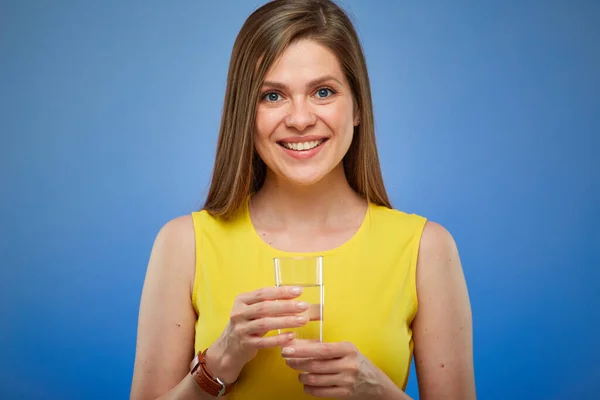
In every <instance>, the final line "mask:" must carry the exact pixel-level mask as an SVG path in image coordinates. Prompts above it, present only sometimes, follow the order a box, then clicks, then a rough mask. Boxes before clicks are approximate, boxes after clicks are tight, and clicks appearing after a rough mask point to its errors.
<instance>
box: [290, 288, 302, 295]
mask: <svg viewBox="0 0 600 400" xmlns="http://www.w3.org/2000/svg"><path fill="white" fill-rule="evenodd" d="M291 292H292V294H300V293H302V288H301V287H294V288H292V290H291Z"/></svg>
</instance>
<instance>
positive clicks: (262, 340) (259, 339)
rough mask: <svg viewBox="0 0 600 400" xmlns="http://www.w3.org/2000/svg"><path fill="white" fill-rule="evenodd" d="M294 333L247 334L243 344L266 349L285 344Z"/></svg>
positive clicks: (291, 338) (292, 338) (292, 337)
mask: <svg viewBox="0 0 600 400" xmlns="http://www.w3.org/2000/svg"><path fill="white" fill-rule="evenodd" d="M295 336H296V335H295V334H294V333H293V332H287V333H282V334H280V335H274V336H249V337H247V338H246V339H244V342H245V343H243V344H246V345H248V346H250V347H252V348H254V349H266V348H271V347H279V346H285V345H286V344H288V343H289V342H291V341H292V340H294V337H295Z"/></svg>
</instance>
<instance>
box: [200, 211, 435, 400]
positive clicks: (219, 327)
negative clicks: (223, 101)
mask: <svg viewBox="0 0 600 400" xmlns="http://www.w3.org/2000/svg"><path fill="white" fill-rule="evenodd" d="M192 218H193V221H194V230H195V235H196V275H195V280H194V288H193V292H192V301H193V304H194V308H195V309H196V312H197V313H198V320H197V321H196V335H195V351H196V352H198V351H200V350H203V349H205V348H206V347H208V346H210V345H211V344H212V343H213V342H214V341H215V340H216V339H217V338H218V337H219V335H220V334H221V332H222V331H223V329H224V328H225V326H226V324H227V322H228V319H229V315H230V313H231V309H232V306H233V301H234V299H235V297H236V296H237V295H238V294H239V293H243V292H250V291H253V290H255V289H258V288H261V287H266V286H274V285H275V277H274V267H273V258H274V257H284V256H299V255H322V256H323V283H324V287H325V289H324V290H325V300H324V301H325V304H326V311H325V315H324V322H323V338H324V341H326V342H342V341H348V342H351V343H353V344H354V345H355V346H356V347H357V348H358V349H359V350H360V352H361V353H362V354H364V355H365V356H366V357H367V358H369V359H370V360H371V361H372V362H373V363H374V364H375V365H377V367H379V368H380V369H381V370H382V371H384V372H385V373H386V374H387V375H388V376H389V377H390V378H391V379H392V380H393V381H394V382H395V383H396V385H397V386H398V387H400V388H401V389H402V390H404V389H405V388H406V383H407V380H408V373H409V369H410V363H411V358H412V353H413V339H412V330H411V322H412V320H413V318H414V317H415V315H416V312H417V295H416V288H415V270H416V262H417V254H418V249H419V242H420V239H421V233H422V231H423V227H424V225H425V222H426V219H425V218H424V217H421V216H418V215H415V214H407V213H404V212H401V211H398V210H393V209H389V208H387V207H381V206H378V205H375V204H370V205H369V207H368V211H367V213H366V216H365V219H364V221H363V223H362V225H361V227H360V228H359V230H358V231H357V232H356V233H355V235H354V236H353V237H352V238H351V239H350V240H348V241H347V242H346V243H344V244H342V245H341V246H339V247H337V248H334V249H331V250H328V251H324V252H319V253H290V252H284V251H280V250H277V249H274V248H272V247H271V246H269V245H268V244H267V243H265V242H264V241H263V240H262V239H261V238H260V237H259V235H258V234H257V233H256V231H255V230H254V227H253V225H252V221H251V219H250V214H249V212H248V202H246V203H245V206H243V207H242V208H241V209H240V212H239V213H238V215H237V216H236V217H235V218H233V219H230V220H228V221H223V220H221V219H218V218H215V217H213V216H211V215H210V214H208V213H207V212H206V211H204V210H203V211H198V212H193V213H192ZM274 333H276V332H274ZM227 398H228V399H233V400H259V399H260V400H278V399H285V400H301V399H314V397H312V396H308V395H306V394H304V392H303V389H302V384H301V383H300V382H299V381H298V372H296V371H294V370H292V369H291V368H289V367H288V366H287V365H286V364H285V362H284V360H283V358H282V357H281V354H280V349H266V350H261V351H259V353H258V355H257V356H256V357H255V358H254V359H253V360H252V361H251V362H250V363H248V364H247V365H246V366H245V367H244V369H243V371H242V374H241V375H240V377H239V379H238V381H237V383H236V385H235V388H234V390H233V391H232V392H231V394H229V395H228V396H227Z"/></svg>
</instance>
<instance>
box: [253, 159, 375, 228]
mask: <svg viewBox="0 0 600 400" xmlns="http://www.w3.org/2000/svg"><path fill="white" fill-rule="evenodd" d="M250 207H251V213H252V217H253V219H259V220H260V222H261V224H267V225H269V226H272V227H279V228H287V227H294V228H296V229H297V228H300V229H302V228H303V227H304V228H307V229H314V228H317V227H319V226H323V225H337V224H339V223H344V222H346V221H348V219H355V218H356V215H359V216H362V215H364V213H365V211H366V207H367V203H366V201H365V200H364V199H363V198H361V197H360V196H359V195H358V194H357V193H356V192H355V191H354V190H353V189H352V188H351V187H350V184H349V183H348V180H347V179H346V175H345V173H344V169H343V167H342V165H339V166H338V167H336V168H335V169H334V170H333V171H331V172H330V173H329V174H328V175H327V176H326V177H324V178H323V179H321V181H319V182H318V183H316V184H314V185H310V186H297V185H293V184H291V183H290V182H288V181H284V180H281V179H278V177H276V176H273V175H271V174H270V173H269V172H268V173H267V176H266V178H265V182H264V184H263V186H262V187H261V189H260V190H259V191H258V192H257V193H256V194H255V195H254V196H253V197H252V200H251V205H250Z"/></svg>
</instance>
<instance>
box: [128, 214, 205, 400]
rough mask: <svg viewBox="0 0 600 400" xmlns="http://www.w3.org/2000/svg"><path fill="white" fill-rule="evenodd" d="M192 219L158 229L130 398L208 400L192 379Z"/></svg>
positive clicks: (147, 278) (194, 315)
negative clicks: (190, 367)
mask: <svg viewBox="0 0 600 400" xmlns="http://www.w3.org/2000/svg"><path fill="white" fill-rule="evenodd" d="M194 275H195V241H194V228H193V222H192V218H191V216H183V217H179V218H176V219H174V220H172V221H170V222H168V223H167V224H165V226H164V227H163V228H162V229H161V230H160V232H159V233H158V235H157V237H156V240H155V242H154V246H153V248H152V253H151V256H150V260H149V263H148V269H147V272H146V278H145V281H144V288H143V291H142V297H141V304H140V312H139V321H138V333H137V335H138V336H137V345H136V355H135V365H134V373H133V382H132V385H131V399H135V400H137V399H158V398H161V399H196V400H202V399H210V398H212V397H211V396H209V395H207V394H205V393H204V392H203V391H202V390H201V389H200V388H199V387H198V385H197V384H196V382H195V381H194V378H193V377H192V376H191V375H190V373H189V372H190V370H189V366H190V362H191V360H192V358H193V356H194V333H195V331H194V324H195V322H196V317H197V316H196V312H195V311H194V308H193V306H192V301H191V291H192V286H193V282H194Z"/></svg>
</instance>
